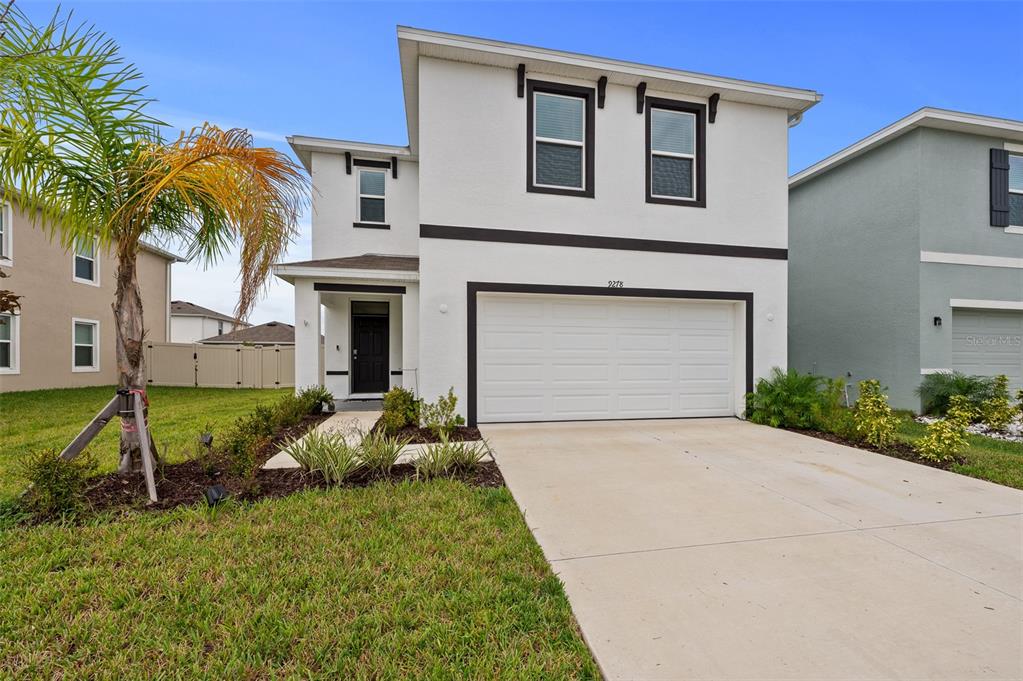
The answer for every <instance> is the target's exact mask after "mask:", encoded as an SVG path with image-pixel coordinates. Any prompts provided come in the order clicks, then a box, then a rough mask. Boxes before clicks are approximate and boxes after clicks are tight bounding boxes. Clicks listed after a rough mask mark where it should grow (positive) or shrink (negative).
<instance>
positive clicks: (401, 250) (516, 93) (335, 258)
mask: <svg viewBox="0 0 1023 681" xmlns="http://www.w3.org/2000/svg"><path fill="white" fill-rule="evenodd" d="M398 45H399V51H400V59H401V70H402V86H403V89H404V98H405V110H406V116H407V121H408V138H409V144H408V145H407V146H389V145H381V144H368V143H363V142H351V141H343V140H335V139H323V138H318V137H306V136H297V135H296V136H294V137H291V138H289V142H290V143H291V146H292V148H293V149H294V150H295V152H296V153H297V154H298V157H299V158H300V159H301V161H302V163H303V164H304V165H305V167H306V169H307V170H308V171H309V172H310V173H311V175H312V181H313V187H314V190H313V222H312V259H311V260H308V261H304V262H293V263H282V264H279V265H277V267H276V269H275V272H276V275H277V276H278V277H280V278H282V279H284V280H286V281H288V282H291V283H292V284H293V285H294V287H295V343H296V353H295V358H296V360H295V361H296V385H297V386H307V385H314V384H324V385H326V387H327V388H329V389H330V390H331V391H332V392H333V393H334V395H335V396H336V397H338V398H341V399H344V398H363V397H373V396H379V395H380V394H381V393H382V392H383V391H385V390H387V389H388V388H389V387H390V386H392V385H403V386H406V387H408V388H411V389H413V390H415V391H416V392H417V393H418V394H420V395H422V396H423V397H425V398H427V399H434V398H435V397H436V396H437V395H439V394H441V393H444V392H446V391H447V390H448V388H449V387H454V390H455V393H456V394H457V395H458V397H459V409H460V411H461V412H462V414H463V415H464V416H466V418H467V420H468V422H469V423H470V424H473V423H482V422H495V421H550V420H585V419H612V418H657V417H687V416H728V415H738V414H741V413H742V411H743V395H744V394H745V393H746V392H747V391H749V390H750V389H751V388H752V386H753V383H754V380H755V379H756V378H757V377H759V376H762V375H765V374H766V373H767V372H768V371H769V370H770V369H771V367H773V366H782V367H784V366H785V365H786V354H787V346H786V328H787V309H786V300H787V271H788V270H787V260H786V258H787V246H788V236H787V220H788V189H787V183H788V179H787V168H786V163H787V146H788V130H789V128H790V127H792V126H793V125H795V124H797V123H798V122H799V120H800V119H801V117H802V115H803V113H804V112H805V111H806V110H807V109H809V108H810V107H812V106H813V105H814V104H816V103H817V102H818V101H819V100H820V95H819V94H817V93H816V92H814V91H812V90H805V89H797V88H791V87H781V86H775V85H766V84H761V83H753V82H748V81H743V80H736V79H732V78H721V77H717V76H708V75H703V74H696V73H690V72H686V71H678V70H675V69H669V68H662V67H655V66H645V65H640V64H634V63H629V62H623V61H616V60H613V59H603V58H599V57H592V56H586V55H581V54H572V53H567V52H560V51H556V50H549V49H541V48H536V47H528V46H523V45H514V44H509V43H503V42H497V41H493V40H483V39H479V38H472V37H466V36H459V35H450V34H444V33H437V32H432V31H424V30H419V29H412V28H404V27H399V29H398ZM321 308H322V310H323V313H322V318H323V320H324V321H323V324H324V326H325V328H324V329H323V330H322V331H323V333H324V335H325V352H324V354H323V358H322V360H320V359H319V357H320V354H319V353H318V352H317V348H318V345H319V341H318V339H319V336H320V333H321V329H320V324H321Z"/></svg>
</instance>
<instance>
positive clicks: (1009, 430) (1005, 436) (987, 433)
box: [916, 416, 1023, 442]
mask: <svg viewBox="0 0 1023 681" xmlns="http://www.w3.org/2000/svg"><path fill="white" fill-rule="evenodd" d="M916 420H917V422H918V423H923V424H926V425H930V424H932V423H934V422H935V421H941V420H942V419H940V418H937V417H934V416H918V417H917V418H916ZM966 431H967V432H968V433H970V434H971V435H983V436H984V437H989V438H992V439H994V440H1004V441H1006V442H1023V416H1017V417H1016V418H1015V419H1014V420H1013V421H1012V422H1011V423H1010V424H1009V425H1008V426H1007V427H1006V429H1005V430H1003V431H999V430H992V429H991V428H989V427H988V426H987V424H985V423H973V424H970V425H969V426H968V427H967V428H966Z"/></svg>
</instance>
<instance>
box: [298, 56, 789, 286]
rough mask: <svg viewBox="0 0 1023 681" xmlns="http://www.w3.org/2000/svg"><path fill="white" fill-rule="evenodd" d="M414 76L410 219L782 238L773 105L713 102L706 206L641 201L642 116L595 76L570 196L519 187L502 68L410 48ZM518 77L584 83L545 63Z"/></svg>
mask: <svg viewBox="0 0 1023 681" xmlns="http://www.w3.org/2000/svg"><path fill="white" fill-rule="evenodd" d="M419 78H420V80H419V82H420V87H419V121H420V152H419V154H420V168H419V172H420V222H423V223H427V224H440V225H459V226H464V227H497V228H503V229H523V230H531V231H546V232H563V233H570V234H588V235H600V236H619V237H632V238H638V239H663V240H668V241H698V242H707V243H717V244H735V245H745V246H766V247H774V248H785V247H786V246H787V243H788V240H787V234H788V173H787V163H788V161H787V153H788V152H787V148H788V147H787V145H788V114H787V112H786V111H784V110H782V109H773V108H768V107H762V106H755V105H748V104H739V103H734V102H728V101H721V102H720V103H719V105H718V114H717V122H715V123H713V124H711V123H708V124H707V126H706V130H707V182H706V189H707V207H706V208H693V207H682V206H672V205H663V204H649V203H646V198H645V197H646V188H645V187H646V184H645V183H646V175H645V117H644V116H643V115H641V114H637V113H636V90H635V88H631V87H623V86H618V85H608V86H607V97H606V102H605V107H604V108H603V109H599V108H598V109H596V112H595V113H596V117H595V118H596V121H595V125H594V128H595V130H594V133H595V140H594V161H595V167H594V194H595V198H582V197H576V196H557V195H552V194H539V193H528V192H526V101H527V99H526V98H521V99H520V98H518V97H517V96H516V74H515V71H514V70H512V69H501V68H494V67H487V66H478V65H474V64H465V63H460V62H451V61H445V60H439V59H432V58H426V57H420V60H419ZM526 78H527V79H530V78H533V79H537V80H546V81H557V82H565V83H570V84H575V85H582V86H585V87H591V88H594V89H595V88H596V83H595V82H586V81H577V80H571V79H565V78H555V77H553V76H549V75H546V74H530V73H528V72H527V74H526ZM647 95H648V96H652V97H663V98H666V99H679V100H685V101H693V102H698V103H704V104H706V100H705V99H699V98H692V97H682V96H679V95H673V94H670V93H663V92H657V91H654V90H648V91H647ZM341 172H342V173H343V172H344V168H343V167H342V171H341ZM317 257H326V256H319V255H318V256H317ZM608 278H610V277H608Z"/></svg>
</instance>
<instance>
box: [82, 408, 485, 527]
mask: <svg viewBox="0 0 1023 681" xmlns="http://www.w3.org/2000/svg"><path fill="white" fill-rule="evenodd" d="M328 416H330V415H329V414H322V415H320V414H318V415H315V416H308V417H306V418H305V419H304V420H303V421H302V423H300V424H298V425H296V426H293V427H291V428H287V429H285V430H283V431H281V432H280V433H278V434H277V435H276V436H275V437H274V438H273V440H272V441H271V442H270V443H269V444H267V445H266V446H264V447H263V449H262V451H260V456H259V462H260V465H262V464H263V463H265V462H266V461H267V460H268V459H269V458H270V457H272V456H273V455H275V454H277V452H279V451H280V449H281V446H282V445H283V443H284V441H285V440H288V439H290V438H294V437H298V436H300V435H303V434H304V433H306V432H307V431H309V430H311V429H312V428H313V427H315V426H316V424H318V423H320V422H321V421H323V420H324V419H326V418H327V417H328ZM465 430H467V431H475V433H476V438H472V437H468V436H465V435H468V434H462V435H463V436H464V437H462V438H461V439H466V440H470V439H479V431H478V430H476V429H475V428H466V429H465ZM427 433H428V434H430V435H431V436H432V434H431V433H429V431H427ZM406 437H408V436H406ZM452 439H455V438H452ZM415 477H416V472H415V468H414V467H413V466H412V465H411V464H398V465H397V466H395V467H394V468H393V469H391V473H390V475H387V476H381V475H378V474H376V473H362V474H360V475H358V476H356V477H354V478H352V479H351V480H349V481H348V482H346V483H345V484H344V485H342V487H366V486H368V485H371V484H374V483H376V482H381V481H385V480H386V481H392V482H400V481H403V480H413V479H415ZM451 477H452V478H454V479H456V480H461V481H462V482H464V483H466V484H467V485H473V486H476V487H503V486H504V478H503V477H502V476H501V471H500V470H499V469H498V467H497V464H495V463H494V462H492V461H486V462H483V463H481V464H480V465H479V466H478V467H477V469H476V470H475V471H471V472H458V473H454V474H453V475H452V476H451ZM94 482H95V484H93V485H92V486H91V487H90V488H89V489H88V491H87V492H86V494H85V496H86V500H87V501H88V503H89V505H90V506H91V508H92V509H93V510H94V511H108V510H117V509H139V510H157V511H158V510H166V509H170V508H175V507H177V506H182V505H191V504H194V503H196V502H197V501H202V500H203V499H204V497H203V494H204V493H205V492H206V489H207V488H209V487H210V486H212V485H218V484H219V485H223V486H224V488H225V489H226V490H227V492H228V494H229V495H230V497H231V498H233V499H240V500H244V501H255V500H258V499H273V498H278V497H283V496H287V495H289V494H293V493H295V492H299V491H301V490H305V489H326V488H327V484H326V483H325V482H324V480H323V477H322V476H321V475H320V474H319V473H306V472H304V471H302V470H298V469H275V470H262V469H260V470H259V471H258V472H257V473H256V475H255V477H254V478H252V479H250V480H246V479H244V478H240V477H237V476H233V475H231V474H229V473H227V472H225V471H222V470H219V469H214V470H212V471H207V470H206V469H205V468H204V466H203V463H202V462H201V461H199V460H195V459H192V460H189V461H185V462H182V463H175V464H166V465H163V466H160V467H158V469H157V476H156V493H157V497H158V498H159V501H157V502H156V503H155V504H150V503H149V496H148V494H147V492H146V481H145V477H144V476H143V474H142V473H141V472H132V473H110V474H107V475H101V476H97V477H96V478H94Z"/></svg>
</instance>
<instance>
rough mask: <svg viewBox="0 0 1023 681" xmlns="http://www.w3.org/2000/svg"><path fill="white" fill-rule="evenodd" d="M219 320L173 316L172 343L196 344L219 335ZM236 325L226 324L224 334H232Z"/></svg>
mask: <svg viewBox="0 0 1023 681" xmlns="http://www.w3.org/2000/svg"><path fill="white" fill-rule="evenodd" d="M217 329H218V320H216V319H213V318H211V317H197V316H193V315H171V332H170V341H171V343H196V342H198V341H201V340H205V339H206V338H210V337H211V336H216V335H217ZM234 330H235V325H234V324H232V323H231V322H224V333H231V332H232V331H234Z"/></svg>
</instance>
